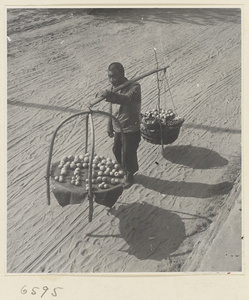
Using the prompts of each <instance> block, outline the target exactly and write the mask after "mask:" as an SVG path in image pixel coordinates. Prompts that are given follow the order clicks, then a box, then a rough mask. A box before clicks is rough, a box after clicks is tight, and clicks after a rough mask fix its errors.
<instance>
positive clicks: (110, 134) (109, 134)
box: [107, 130, 114, 138]
mask: <svg viewBox="0 0 249 300" xmlns="http://www.w3.org/2000/svg"><path fill="white" fill-rule="evenodd" d="M107 134H108V136H109V137H110V138H113V137H114V132H113V130H108V131H107Z"/></svg>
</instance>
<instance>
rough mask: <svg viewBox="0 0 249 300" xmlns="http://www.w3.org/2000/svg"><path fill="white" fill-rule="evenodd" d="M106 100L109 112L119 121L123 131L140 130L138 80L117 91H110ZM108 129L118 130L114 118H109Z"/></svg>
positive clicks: (139, 87)
mask: <svg viewBox="0 0 249 300" xmlns="http://www.w3.org/2000/svg"><path fill="white" fill-rule="evenodd" d="M106 101H108V102H110V113H112V115H113V116H114V117H116V118H117V119H118V120H119V121H120V123H121V125H122V127H123V130H124V133H129V132H136V131H139V130H140V121H141V86H140V84H139V83H138V82H133V83H131V84H130V85H128V86H127V87H124V88H123V89H122V90H120V91H119V92H110V93H109V94H108V96H107V97H106ZM108 129H109V130H114V131H115V132H120V127H119V126H118V124H116V122H115V121H114V120H109V123H108Z"/></svg>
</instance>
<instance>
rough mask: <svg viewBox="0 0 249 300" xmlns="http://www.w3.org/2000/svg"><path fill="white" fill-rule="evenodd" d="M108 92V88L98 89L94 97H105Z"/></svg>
mask: <svg viewBox="0 0 249 300" xmlns="http://www.w3.org/2000/svg"><path fill="white" fill-rule="evenodd" d="M110 93H111V91H110V90H105V91H99V92H98V93H97V94H96V97H101V98H104V99H106V98H107V97H108V95H109V94H110Z"/></svg>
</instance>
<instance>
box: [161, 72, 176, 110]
mask: <svg viewBox="0 0 249 300" xmlns="http://www.w3.org/2000/svg"><path fill="white" fill-rule="evenodd" d="M163 76H164V78H165V81H166V83H167V88H168V91H169V94H170V98H171V101H172V105H173V109H174V111H175V112H176V114H177V111H176V107H175V104H174V100H173V96H172V93H171V90H170V86H169V81H168V78H167V76H166V70H165V72H164V74H163ZM165 93H166V90H165Z"/></svg>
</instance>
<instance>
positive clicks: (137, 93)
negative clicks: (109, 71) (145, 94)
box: [106, 84, 141, 105]
mask: <svg viewBox="0 0 249 300" xmlns="http://www.w3.org/2000/svg"><path fill="white" fill-rule="evenodd" d="M140 99H141V87H140V84H134V85H133V86H132V87H131V88H130V89H129V91H128V92H127V93H124V94H119V93H116V92H112V91H110V92H109V93H108V95H107V97H106V101H107V102H111V103H115V104H119V105H121V104H122V105H126V104H129V103H130V102H133V101H140Z"/></svg>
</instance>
